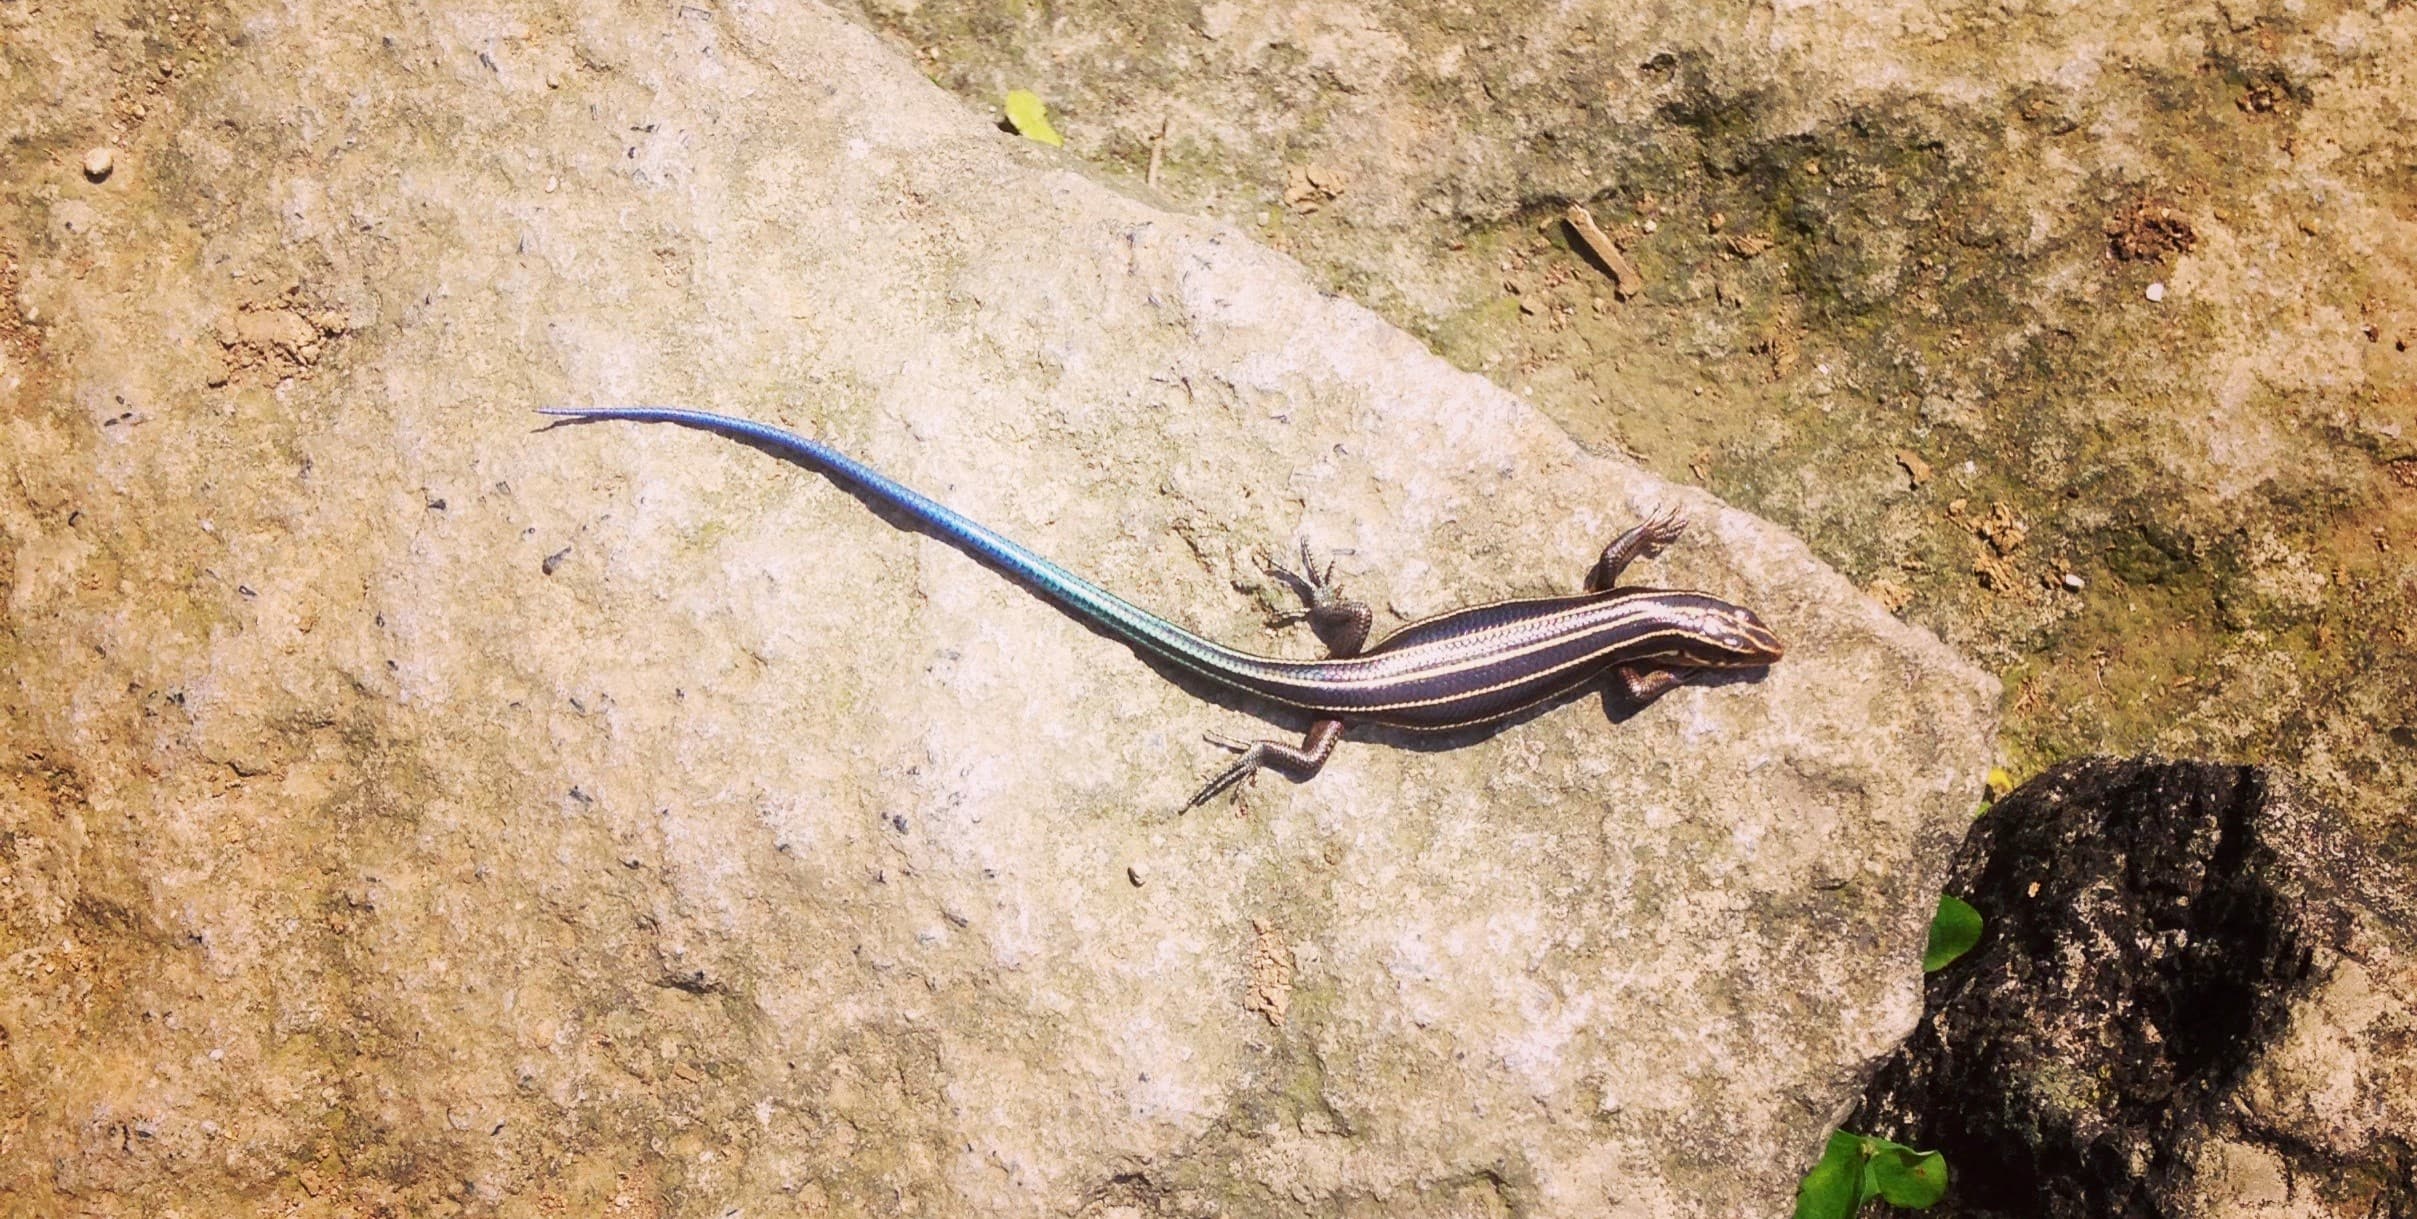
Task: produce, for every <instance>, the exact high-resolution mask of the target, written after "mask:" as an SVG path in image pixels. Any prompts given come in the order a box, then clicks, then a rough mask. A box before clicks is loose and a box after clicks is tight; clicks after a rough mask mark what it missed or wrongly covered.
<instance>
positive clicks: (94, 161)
mask: <svg viewBox="0 0 2417 1219" xmlns="http://www.w3.org/2000/svg"><path fill="white" fill-rule="evenodd" d="M115 168H117V154H116V153H113V152H111V151H109V149H108V148H107V147H106V146H104V147H101V148H95V149H93V150H92V151H91V152H88V153H85V154H84V176H85V177H87V178H90V179H92V180H93V181H95V182H98V181H100V180H101V179H103V178H106V177H108V176H109V171H110V170H112V169H115Z"/></svg>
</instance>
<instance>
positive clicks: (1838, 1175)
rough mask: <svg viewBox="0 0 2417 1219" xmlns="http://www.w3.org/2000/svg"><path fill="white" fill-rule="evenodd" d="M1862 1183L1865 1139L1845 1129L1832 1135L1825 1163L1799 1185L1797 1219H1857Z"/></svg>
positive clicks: (1823, 1156) (1816, 1165) (1797, 1187)
mask: <svg viewBox="0 0 2417 1219" xmlns="http://www.w3.org/2000/svg"><path fill="white" fill-rule="evenodd" d="M1862 1184H1863V1140H1861V1139H1859V1138H1856V1137H1855V1136H1854V1135H1851V1134H1848V1133H1846V1132H1845V1131H1843V1130H1841V1131H1838V1132H1836V1133H1834V1134H1832V1135H1830V1142H1829V1146H1828V1147H1826V1148H1823V1149H1822V1152H1821V1162H1820V1163H1818V1164H1815V1165H1813V1170H1812V1171H1811V1172H1808V1173H1806V1174H1804V1180H1802V1181H1799V1182H1797V1183H1796V1219H1854V1214H1855V1208H1856V1207H1858V1206H1861V1205H1862V1204H1863V1199H1862V1197H1861V1186H1862Z"/></svg>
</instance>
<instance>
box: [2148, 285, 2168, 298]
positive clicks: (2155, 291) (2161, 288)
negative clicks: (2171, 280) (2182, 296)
mask: <svg viewBox="0 0 2417 1219" xmlns="http://www.w3.org/2000/svg"><path fill="white" fill-rule="evenodd" d="M2148 298H2149V299H2150V300H2153V301H2161V300H2164V299H2165V284H2164V283H2163V282H2158V283H2153V284H2150V285H2149V286H2148Z"/></svg>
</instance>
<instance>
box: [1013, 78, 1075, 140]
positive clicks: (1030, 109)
mask: <svg viewBox="0 0 2417 1219" xmlns="http://www.w3.org/2000/svg"><path fill="white" fill-rule="evenodd" d="M1007 121H1008V122H1010V123H1012V124H1014V125H1015V129H1016V132H1017V134H1019V135H1022V136H1023V137H1024V138H1025V139H1027V140H1039V141H1040V142H1041V143H1043V144H1047V145H1049V146H1050V147H1051V148H1064V147H1065V146H1066V137H1064V136H1062V135H1059V134H1058V133H1057V129H1056V128H1054V127H1051V126H1050V125H1049V107H1047V106H1044V105H1042V104H1041V95H1040V94H1038V93H1034V92H1033V91H1032V90H1030V89H1014V90H1010V91H1009V92H1008V94H1007Z"/></svg>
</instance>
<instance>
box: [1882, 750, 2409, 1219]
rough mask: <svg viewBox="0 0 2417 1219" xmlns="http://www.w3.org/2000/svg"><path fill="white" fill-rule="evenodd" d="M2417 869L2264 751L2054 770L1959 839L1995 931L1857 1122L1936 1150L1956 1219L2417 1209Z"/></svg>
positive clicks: (1974, 892) (1934, 999) (1957, 966)
mask: <svg viewBox="0 0 2417 1219" xmlns="http://www.w3.org/2000/svg"><path fill="white" fill-rule="evenodd" d="M2410 881H2411V877H2410V876H2409V875H2408V871H2407V868H2406V865H2405V862H2404V861H2392V860H2388V859H2377V858H2372V857H2368V856H2366V855H2364V854H2362V853H2361V852H2359V851H2357V850H2356V849H2355V848H2353V847H2351V846H2350V845H2349V843H2348V842H2347V841H2346V839H2345V836H2344V833H2343V825H2342V823H2341V819H2340V817H2339V816H2338V814H2335V813H2332V812H2330V811H2329V810H2324V809H2321V808H2318V807H2316V806H2314V805H2312V804H2311V803H2309V802H2308V801H2307V800H2306V799H2305V798H2304V797H2301V796H2299V795H2297V794H2296V793H2294V792H2292V791H2291V790H2289V789H2288V787H2284V788H2282V789H2280V790H2276V789H2273V788H2270V786H2269V780H2268V777H2267V776H2265V775H2264V774H2261V773H2260V772H2258V771H2256V770H2253V769H2250V768H2247V767H2240V766H2221V765H2213V764H2208V763H2188V762H2175V763H2165V762H2155V761H2117V760H2112V759H2098V760H2091V761H2085V762H2076V763H2072V764H2069V765H2065V766H2060V767H2057V768H2055V769H2054V770H2051V771H2049V772H2048V773H2046V774H2044V775H2041V776H2040V777H2039V778H2037V779H2035V780H2033V781H2032V782H2030V783H2028V784H2025V785H2024V786H2023V787H2022V788H2021V789H2020V790H2019V791H2017V792H2015V793H2014V794H2013V795H2011V796H2009V797H2007V798H2006V799H2004V800H2002V801H2000V802H1998V804H1997V805H1996V806H1994V807H1993V808H1992V809H1991V810H1990V811H1989V813H1988V814H1987V815H1986V816H1984V817H1983V818H1982V819H1981V820H1980V822H1979V823H1978V825H1977V826H1976V827H1975V828H1974V831H1973V834H1972V837H1971V838H1970V839H1969V840H1967V842H1966V843H1965V846H1964V849H1963V850H1962V851H1961V852H1959V853H1958V855H1957V857H1956V864H1955V869H1954V872H1953V874H1952V876H1951V877H1950V879H1949V882H1948V891H1949V892H1951V893H1955V894H1957V895H1959V896H1962V897H1964V898H1965V899H1966V900H1967V901H1969V902H1971V903H1972V904H1973V905H1974V906H1975V907H1976V908H1977V909H1979V910H1980V911H1981V914H1982V917H1983V919H1984V920H1985V921H1986V922H1985V928H1986V929H1985V931H1984V934H1983V938H1982V941H1981V943H1980V945H1979V946H1978V947H1977V948H1976V949H1975V950H1974V952H1973V953H1972V954H1970V955H1969V956H1966V957H1965V958H1963V959H1961V960H1959V961H1957V962H1955V963H1953V964H1951V965H1950V966H1948V967H1947V968H1946V969H1945V970H1943V971H1941V972H1939V973H1937V974H1934V975H1932V977H1931V980H1930V983H1929V986H1928V992H1929V993H1928V996H1927V1002H1926V1005H1925V1008H1926V1010H1925V1013H1924V1017H1923V1021H1922V1025H1921V1027H1920V1028H1919V1029H1918V1030H1917V1031H1916V1032H1915V1034H1914V1036H1913V1037H1912V1038H1911V1039H1910V1040H1909V1041H1908V1042H1907V1043H1906V1046H1905V1048H1904V1049H1903V1050H1901V1051H1900V1052H1899V1053H1898V1055H1897V1056H1896V1057H1895V1058H1894V1059H1892V1060H1891V1061H1890V1062H1889V1064H1888V1065H1887V1066H1886V1067H1884V1068H1883V1069H1882V1070H1881V1072H1880V1074H1879V1075H1878V1076H1877V1077H1876V1078H1875V1079H1874V1080H1873V1083H1872V1089H1871V1091H1870V1093H1869V1094H1868V1095H1867V1098H1866V1100H1865V1103H1864V1105H1863V1107H1862V1109H1861V1110H1860V1111H1859V1112H1858V1113H1857V1114H1856V1115H1855V1117H1854V1118H1853V1119H1852V1121H1851V1123H1850V1125H1852V1127H1853V1128H1855V1129H1857V1130H1861V1131H1867V1132H1870V1133H1876V1134H1882V1135H1885V1136H1888V1137H1891V1138H1895V1139H1897V1140H1898V1141H1900V1142H1905V1143H1910V1144H1913V1145H1916V1146H1921V1147H1925V1148H1933V1149H1936V1150H1938V1151H1940V1152H1941V1153H1943V1154H1944V1155H1945V1156H1946V1158H1947V1162H1948V1164H1949V1165H1950V1166H1951V1171H1952V1173H1953V1178H1954V1185H1953V1190H1952V1192H1951V1194H1950V1196H1949V1198H1948V1201H1947V1203H1946V1204H1945V1206H1944V1207H1943V1208H1941V1209H1940V1210H1939V1211H1936V1212H1934V1213H1937V1214H1940V1215H1942V1216H1943V1217H1949V1219H1951V1217H1953V1216H1970V1217H1973V1219H1981V1217H1984V1216H1986V1217H1997V1216H2008V1217H2011V1216H2046V1217H2049V1219H2082V1217H2085V1216H2086V1217H2096V1216H2108V1217H2115V1216H2136V1215H2160V1216H2172V1217H2174V1219H2190V1217H2195V1216H2207V1217H2209V1219H2214V1217H2216V1216H2240V1215H2254V1216H2274V1217H2276V1219H2281V1217H2285V1216H2289V1217H2292V1219H2301V1217H2305V1219H2320V1217H2323V1219H2332V1217H2336V1216H2340V1217H2349V1216H2373V1215H2405V1214H2409V1213H2412V1211H2417V1159H2413V1158H2412V1156H2411V1154H2410V1148H2411V1147H2412V1146H2417V1071H2412V1070H2411V1069H2410V1068H2409V1066H2408V1057H2407V1053H2406V1049H2405V1047H2406V1045H2407V1043H2408V1041H2409V1039H2410V1038H2411V1037H2412V1036H2417V951H2412V947H2413V944H2412V939H2411V936H2410V934H2409V928H2410V927H2411V926H2412V925H2413V924H2412V922H2411V916H2412V915H2413V914H2417V909H2413V908H2412V906H2411V903H2410V902H2409V901H2408V900H2407V895H2408V894H2409V893H2410V892H2411V888H2410ZM2366 893H2391V894H2399V895H2401V896H2402V900H2400V901H2399V902H2397V903H2393V904H2386V905H2382V906H2377V905H2373V904H2370V903H2368V902H2367V901H2365V900H2363V899H2362V898H2361V897H2360V896H2359V895H2361V894H2366Z"/></svg>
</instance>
